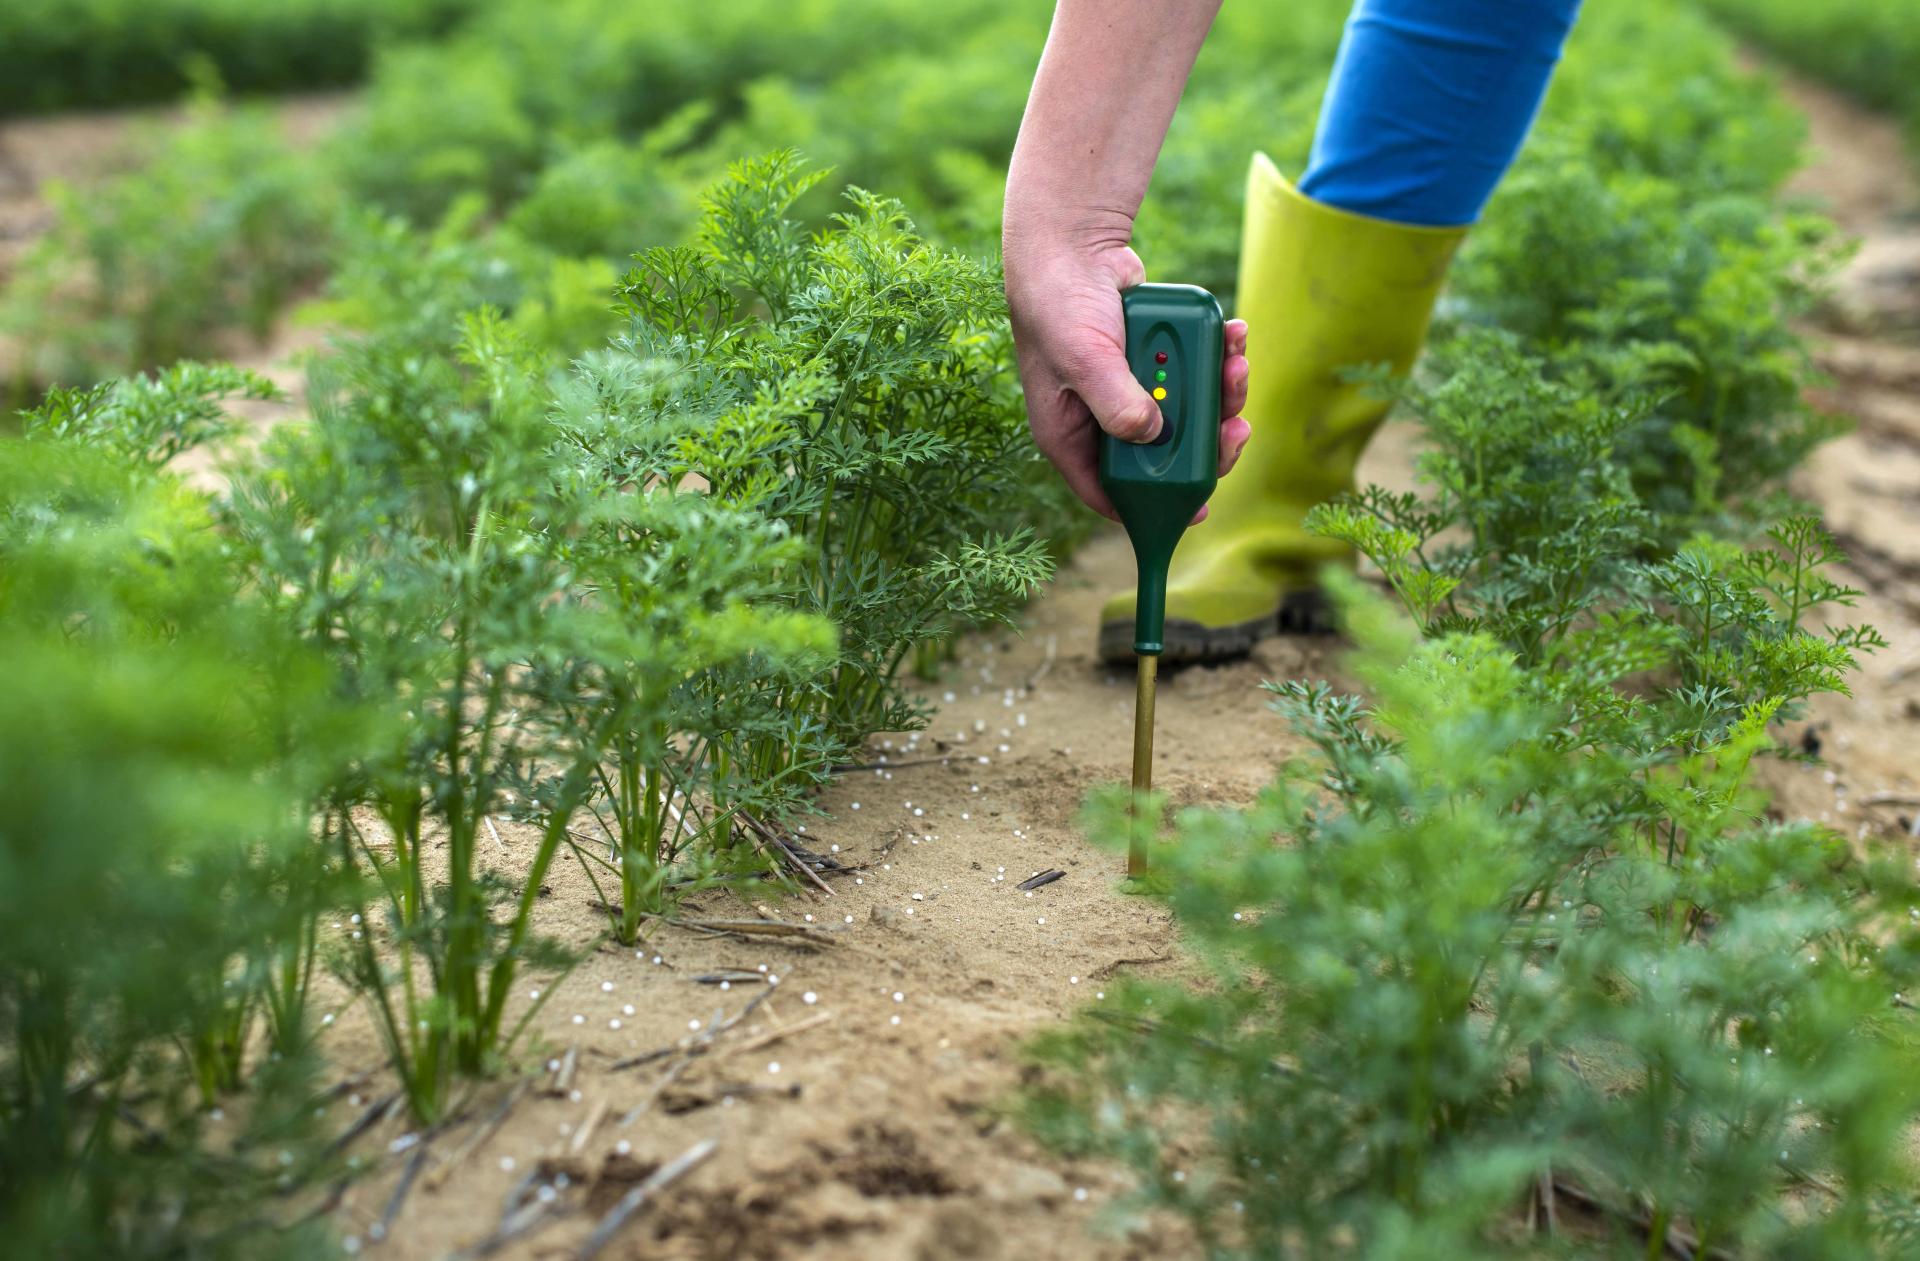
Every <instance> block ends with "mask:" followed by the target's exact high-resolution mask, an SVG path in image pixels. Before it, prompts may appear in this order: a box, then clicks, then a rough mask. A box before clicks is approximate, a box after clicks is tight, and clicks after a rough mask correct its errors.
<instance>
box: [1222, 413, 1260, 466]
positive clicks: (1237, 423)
mask: <svg viewBox="0 0 1920 1261" xmlns="http://www.w3.org/2000/svg"><path fill="white" fill-rule="evenodd" d="M1251 437H1253V426H1252V425H1249V424H1248V423H1247V420H1246V417H1244V416H1230V417H1228V418H1227V419H1226V420H1224V421H1221V422H1220V476H1222V477H1225V476H1226V475H1227V474H1229V473H1231V472H1233V466H1234V465H1235V464H1236V463H1238V462H1239V460H1240V453H1241V452H1242V451H1244V450H1246V449H1247V439H1249V438H1251Z"/></svg>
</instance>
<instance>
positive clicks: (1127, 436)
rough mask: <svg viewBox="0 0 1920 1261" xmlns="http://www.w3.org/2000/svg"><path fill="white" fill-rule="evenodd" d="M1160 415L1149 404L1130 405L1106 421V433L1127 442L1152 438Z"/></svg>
mask: <svg viewBox="0 0 1920 1261" xmlns="http://www.w3.org/2000/svg"><path fill="white" fill-rule="evenodd" d="M1159 420H1160V413H1159V410H1158V409H1157V408H1155V407H1154V406H1153V404H1151V403H1130V404H1128V405H1127V406H1125V407H1122V408H1120V409H1119V410H1117V411H1116V412H1114V414H1113V415H1112V416H1111V417H1110V418H1109V419H1108V421H1107V424H1106V429H1107V432H1108V433H1110V434H1112V435H1113V436H1114V437H1116V438H1121V439H1124V440H1126V441H1128V442H1141V441H1144V440H1145V439H1147V438H1151V437H1152V436H1153V431H1154V428H1155V426H1156V425H1157V424H1158V423H1159Z"/></svg>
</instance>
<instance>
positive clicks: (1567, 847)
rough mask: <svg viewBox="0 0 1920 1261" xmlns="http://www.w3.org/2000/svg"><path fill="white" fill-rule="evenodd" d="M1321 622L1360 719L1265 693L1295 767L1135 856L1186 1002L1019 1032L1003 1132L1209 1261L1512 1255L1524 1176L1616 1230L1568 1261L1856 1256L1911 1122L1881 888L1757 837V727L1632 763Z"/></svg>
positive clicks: (1783, 831)
mask: <svg viewBox="0 0 1920 1261" xmlns="http://www.w3.org/2000/svg"><path fill="white" fill-rule="evenodd" d="M1347 610H1348V614H1349V620H1350V624H1351V626H1352V628H1353V631H1354V635H1355V639H1356V642H1357V644H1358V653H1357V655H1356V657H1355V660H1354V662H1353V666H1354V669H1355V672H1356V674H1357V676H1358V678H1359V679H1360V681H1361V682H1362V683H1363V685H1364V686H1365V687H1366V689H1367V694H1368V698H1369V699H1368V700H1367V701H1366V702H1364V703H1362V702H1360V701H1358V700H1356V699H1354V698H1349V697H1336V696H1333V695H1332V694H1331V693H1330V692H1329V691H1328V690H1327V689H1326V688H1325V687H1324V686H1319V687H1316V686H1310V685H1306V684H1301V683H1290V684H1287V685H1284V686H1281V687H1278V688H1276V689H1275V690H1276V691H1277V693H1278V700H1277V701H1276V708H1277V709H1279V710H1280V711H1281V712H1282V713H1283V714H1285V715H1286V716H1287V718H1288V720H1289V722H1290V723H1291V724H1292V726H1293V728H1294V730H1295V732H1296V733H1297V734H1298V735H1299V736H1300V737H1301V738H1302V739H1303V740H1304V742H1305V743H1306V744H1307V746H1308V747H1309V749H1310V750H1311V751H1310V753H1309V754H1308V755H1307V756H1305V757H1303V758H1301V759H1299V761H1298V762H1297V763H1296V764H1295V765H1293V766H1292V767H1291V768H1290V769H1289V771H1288V773H1287V774H1286V775H1285V776H1283V778H1282V779H1281V780H1280V781H1279V782H1277V783H1276V784H1274V785H1273V786H1272V787H1271V788H1269V789H1268V790H1267V791H1266V792H1264V793H1263V794H1262V795H1261V797H1260V799H1259V800H1258V801H1257V802H1256V803H1255V804H1254V805H1253V806H1252V807H1251V808H1249V809H1245V810H1241V809H1196V810H1189V811H1184V812H1182V814H1181V816H1180V818H1179V825H1178V830H1179V835H1178V840H1177V843H1176V844H1172V845H1168V846H1165V847H1163V848H1162V849H1161V850H1160V851H1159V852H1158V853H1156V862H1157V863H1161V864H1163V865H1164V873H1163V874H1164V884H1165V888H1166V890H1167V892H1166V893H1165V895H1164V896H1165V897H1166V898H1167V900H1168V902H1169V904H1170V906H1171V907H1172V908H1173V910H1174V912H1175V914H1176V915H1177V917H1178V919H1179V921H1180V923H1181V925H1182V927H1183V933H1184V939H1185V941H1186V942H1187V944H1188V946H1189V947H1190V948H1191V949H1192V950H1193V952H1194V954H1195V956H1196V957H1197V958H1198V959H1199V960H1200V961H1201V962H1202V963H1203V964H1204V965H1205V966H1206V969H1207V974H1208V981H1209V984H1208V985H1207V986H1205V987H1204V988H1202V989H1195V988H1190V987H1187V986H1184V985H1176V984H1128V985H1124V986H1121V987H1118V988H1116V989H1114V990H1113V991H1112V992H1110V993H1108V994H1107V995H1106V997H1105V999H1104V1000H1103V1001H1102V1002H1100V1003H1098V1004H1096V1005H1094V1006H1092V1007H1090V1008H1089V1009H1088V1010H1087V1011H1086V1012H1085V1013H1084V1014H1083V1016H1082V1017H1081V1019H1080V1020H1079V1021H1078V1022H1077V1023H1076V1024H1075V1025H1073V1026H1071V1027H1070V1028H1068V1029H1066V1030H1063V1031H1061V1032H1059V1033H1056V1034H1053V1035H1049V1036H1048V1037H1047V1038H1046V1039H1045V1040H1043V1041H1042V1042H1041V1043H1039V1044H1038V1045H1037V1046H1036V1047H1035V1048H1034V1050H1035V1053H1036V1055H1037V1056H1038V1057H1039V1059H1040V1061H1041V1062H1042V1063H1043V1064H1046V1065H1050V1066H1053V1067H1054V1068H1055V1069H1056V1070H1057V1071H1053V1072H1050V1073H1048V1074H1047V1075H1046V1077H1045V1079H1044V1081H1045V1085H1044V1086H1043V1087H1042V1088H1041V1089H1040V1090H1039V1091H1037V1092H1036V1093H1035V1094H1034V1095H1033V1096H1032V1097H1031V1098H1030V1100H1029V1106H1030V1112H1029V1116H1030V1119H1031V1120H1032V1121H1033V1122H1034V1124H1035V1125H1037V1126H1038V1127H1039V1129H1040V1130H1041V1132H1042V1133H1043V1134H1044V1135H1045V1136H1047V1137H1049V1138H1050V1139H1052V1140H1053V1141H1054V1142H1056V1143H1060V1144H1063V1145H1066V1146H1068V1147H1069V1148H1072V1149H1076V1150H1082V1151H1092V1152H1102V1153H1107V1154H1111V1155H1116V1156H1119V1157H1121V1158H1122V1159H1125V1160H1126V1161H1128V1162H1129V1163H1131V1164H1132V1165H1133V1166H1134V1168H1135V1169H1136V1171H1137V1172H1138V1173H1139V1175H1140V1178H1141V1196H1142V1198H1143V1199H1144V1200H1145V1201H1147V1202H1150V1203H1157V1204H1162V1205H1165V1206H1168V1207H1172V1208H1174V1209H1177V1210H1179V1211H1181V1212H1183V1213H1185V1214H1187V1215H1188V1216H1189V1217H1190V1218H1191V1219H1192V1220H1193V1221H1194V1222H1195V1224H1196V1226H1197V1227H1198V1228H1199V1230H1200V1231H1201V1235H1202V1239H1203V1241H1204V1242H1205V1244H1206V1246H1207V1248H1208V1251H1209V1254H1210V1255H1214V1256H1220V1257H1242V1256H1244V1257H1253V1256H1258V1257H1329V1256H1347V1255H1363V1256H1406V1257H1413V1256H1420V1257H1461V1258H1466V1257H1492V1256H1522V1255H1526V1256H1532V1255H1538V1249H1539V1248H1540V1247H1542V1246H1545V1247H1547V1248H1549V1249H1551V1248H1553V1247H1554V1246H1555V1244H1554V1243H1553V1242H1550V1241H1543V1240H1530V1239H1528V1238H1527V1237H1526V1235H1525V1233H1524V1232H1523V1231H1522V1230H1521V1229H1520V1227H1519V1220H1520V1216H1521V1209H1522V1208H1523V1206H1524V1205H1525V1203H1526V1200H1527V1197H1528V1196H1529V1195H1537V1194H1538V1193H1539V1190H1538V1189H1539V1187H1540V1186H1541V1185H1542V1183H1543V1181H1546V1180H1552V1179H1558V1180H1560V1181H1561V1182H1563V1183H1565V1184H1570V1185H1572V1186H1573V1187H1575V1188H1577V1189H1578V1190H1579V1191H1580V1192H1581V1193H1583V1194H1585V1195H1586V1196H1588V1197H1590V1198H1592V1199H1594V1200H1597V1201H1598V1202H1599V1203H1601V1204H1604V1205H1608V1206H1611V1207H1612V1209H1614V1210H1615V1211H1616V1212H1615V1215H1613V1216H1606V1217H1602V1218H1601V1220H1600V1221H1599V1223H1598V1226H1599V1230H1600V1234H1599V1237H1598V1238H1587V1239H1585V1240H1584V1242H1575V1241H1572V1240H1564V1239H1563V1240H1562V1241H1560V1245H1559V1246H1561V1247H1564V1248H1568V1249H1570V1250H1571V1251H1572V1253H1573V1254H1575V1255H1606V1256H1613V1255H1618V1256H1627V1255H1648V1256H1651V1255H1659V1254H1660V1253H1661V1252H1663V1251H1664V1249H1665V1245H1666V1243H1667V1242H1668V1241H1669V1240H1677V1239H1680V1238H1682V1237H1685V1238H1687V1239H1688V1240H1689V1243H1688V1245H1687V1246H1689V1247H1697V1248H1698V1249H1707V1248H1725V1249H1728V1250H1729V1251H1731V1252H1733V1253H1734V1254H1737V1255H1741V1256H1828V1257H1842V1256H1867V1255H1879V1254H1880V1241H1879V1239H1878V1238H1877V1236H1876V1233H1875V1229H1874V1221H1873V1216H1874V1215H1873V1211H1872V1210H1873V1205H1874V1202H1875V1199H1876V1198H1877V1196H1878V1195H1879V1194H1880V1193H1882V1192H1883V1191H1886V1190H1888V1189H1892V1188H1897V1187H1900V1186H1902V1185H1904V1182H1905V1179H1906V1178H1907V1177H1908V1176H1909V1172H1910V1171H1909V1170H1908V1169H1907V1168H1906V1167H1905V1165H1904V1162H1903V1161H1902V1159H1901V1157H1900V1150H1901V1143H1900V1141H1899V1136H1900V1134H1901V1133H1902V1132H1903V1130H1904V1127H1905V1126H1906V1125H1907V1124H1908V1123H1910V1121H1911V1120H1912V1118H1913V1117H1914V1115H1915V1114H1916V1112H1917V1111H1920V1092H1916V1090H1915V1087H1914V1081H1915V1077H1914V1070H1915V1067H1916V1062H1915V1061H1916V1049H1915V1045H1914V1041H1913V1031H1912V1029H1911V1028H1910V1022H1909V1021H1908V1020H1906V1019H1905V1018H1904V1017H1902V1016H1901V1015H1900V1013H1899V1012H1898V1011H1897V1010H1896V1008H1895V1005H1894V998H1895V995H1896V993H1897V992H1898V991H1900V990H1901V989H1902V988H1904V987H1908V986H1910V985H1911V983H1912V979H1913V971H1914V969H1913V962H1912V960H1913V958H1914V955H1913V947H1914V945H1915V944H1916V943H1915V942H1914V941H1913V940H1912V939H1911V930H1910V929H1907V928H1905V927H1904V925H1906V924H1907V922H1908V913H1909V912H1911V911H1913V910H1914V908H1915V907H1916V906H1920V889H1917V888H1916V887H1915V885H1914V883H1913V881H1912V879H1911V877H1910V875H1909V874H1908V873H1907V871H1906V870H1905V868H1906V867H1907V866H1908V864H1906V863H1904V862H1902V861H1901V860H1900V859H1899V858H1898V857H1896V856H1889V857H1888V858H1887V859H1885V860H1861V859H1859V858H1856V857H1853V856H1850V855H1849V854H1848V852H1847V847H1846V845H1845V843H1844V841H1842V840H1841V838H1839V837H1837V836H1835V835H1834V834H1832V833H1831V832H1830V831H1828V830H1826V829H1824V828H1821V827H1818V826H1815V825H1811V824H1775V823H1771V822H1768V821H1767V820H1766V819H1765V818H1764V815H1763V812H1762V804H1763V803H1762V802H1761V801H1760V800H1759V798H1758V796H1757V794H1756V793H1755V792H1754V791H1753V789H1752V788H1751V786H1750V784H1749V783H1748V767H1749V762H1750V759H1751V758H1752V757H1753V755H1754V754H1755V753H1756V752H1757V751H1759V750H1760V749H1761V748H1762V747H1763V746H1764V744H1765V738H1764V736H1763V734H1762V728H1763V727H1764V724H1765V721H1766V718H1767V716H1768V715H1769V714H1770V713H1771V712H1772V703H1771V702H1770V701H1767V700H1763V701H1762V702H1760V703H1759V704H1757V705H1755V706H1754V708H1753V709H1752V710H1751V712H1750V713H1749V715H1748V717H1747V718H1746V720H1745V721H1743V722H1741V723H1738V724H1736V725H1735V726H1733V727H1732V728H1730V729H1728V730H1727V731H1725V732H1724V734H1722V735H1721V736H1720V737H1719V738H1717V739H1715V740H1714V741H1713V742H1711V743H1710V744H1707V745H1704V746H1702V747H1701V748H1699V749H1698V750H1697V751H1695V752H1692V753H1690V754H1689V755H1687V756H1686V757H1684V758H1681V759H1679V760H1676V761H1667V762H1653V761H1651V760H1650V759H1647V758H1646V757H1644V756H1642V755H1639V754H1637V753H1636V752H1635V751H1633V750H1630V749H1626V748H1616V747H1605V746H1602V745H1599V744H1597V743H1596V742H1593V741H1591V740H1588V739H1586V738H1585V737H1584V736H1583V735H1581V734H1580V733H1579V732H1578V731H1577V729H1575V728H1572V727H1570V726H1569V724H1568V722H1567V714H1566V708H1565V702H1564V700H1563V698H1562V697H1561V696H1559V695H1558V694H1557V693H1556V689H1555V688H1554V686H1553V683H1552V680H1551V679H1550V678H1548V677H1543V676H1542V675H1541V674H1540V673H1538V672H1536V671H1531V670H1529V669H1527V668H1525V667H1524V666H1522V665H1521V664H1520V663H1519V662H1518V661H1517V660H1516V659H1515V657H1514V655H1513V654H1512V653H1511V652H1510V651H1508V650H1507V649H1506V648H1505V647H1503V646H1502V645H1501V644H1499V643H1497V642H1496V641H1494V640H1493V639H1491V638H1490V637H1488V636H1487V635H1486V634H1485V633H1483V632H1464V633H1448V634H1445V635H1442V636H1440V637H1437V638H1434V639H1432V640H1430V641H1428V642H1426V643H1424V644H1422V643H1417V642H1416V641H1415V639H1414V637H1413V628H1412V627H1411V626H1410V625H1408V624H1406V623H1404V622H1402V621H1400V620H1399V619H1398V618H1397V617H1396V616H1394V615H1392V614H1390V613H1389V612H1388V611H1387V610H1386V609H1385V607H1384V606H1383V605H1381V604H1380V603H1379V602H1378V600H1377V598H1374V597H1368V598H1365V599H1361V598H1359V597H1358V596H1357V595H1356V594H1352V593H1350V594H1349V595H1348V597H1347ZM1629 784H1637V785H1641V786H1642V789H1643V790H1642V791H1626V792H1623V791H1622V786H1623V785H1629ZM1126 810H1127V801H1126V798H1125V796H1124V794H1121V793H1118V792H1114V793H1109V794H1107V795H1105V796H1102V797H1100V798H1099V799H1097V800H1096V801H1095V802H1094V804H1093V806H1092V807H1091V808H1090V812H1089V816H1088V826H1089V828H1090V829H1091V831H1092V832H1093V834H1094V835H1095V836H1105V837H1111V838H1124V837H1125V836H1126V834H1127V830H1128V828H1129V827H1130V826H1131V823H1130V821H1129V820H1128V818H1127V816H1126ZM1661 819H1664V820H1666V821H1668V822H1670V823H1671V824H1672V825H1673V830H1672V831H1671V832H1668V831H1666V830H1665V829H1664V828H1662V829H1658V830H1657V832H1656V835H1655V836H1654V837H1653V840H1654V842H1655V843H1654V844H1652V845H1649V844H1648V826H1647V825H1648V822H1649V821H1650V820H1661ZM1674 836H1678V837H1679V838H1681V843H1680V844H1678V845H1670V844H1663V843H1662V842H1663V841H1665V840H1668V839H1670V838H1671V837H1674ZM1813 1188H1819V1190H1814V1189H1813ZM1561 1202H1562V1205H1563V1208H1562V1212H1563V1213H1564V1212H1567V1211H1569V1210H1568V1209H1567V1208H1566V1207H1564V1206H1566V1205H1567V1204H1569V1203H1570V1202H1571V1201H1569V1200H1568V1198H1567V1197H1566V1195H1565V1193H1562V1194H1561Z"/></svg>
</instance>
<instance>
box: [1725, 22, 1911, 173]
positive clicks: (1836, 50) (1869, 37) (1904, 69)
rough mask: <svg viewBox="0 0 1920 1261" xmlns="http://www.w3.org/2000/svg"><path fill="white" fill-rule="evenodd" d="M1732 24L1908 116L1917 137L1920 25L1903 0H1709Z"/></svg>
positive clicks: (1771, 49)
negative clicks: (1807, 0) (1813, 0)
mask: <svg viewBox="0 0 1920 1261" xmlns="http://www.w3.org/2000/svg"><path fill="white" fill-rule="evenodd" d="M1705 3H1706V8H1707V9H1708V11H1709V12H1711V13H1712V14H1713V15H1714V16H1715V17H1716V18H1718V19H1719V20H1720V21H1722V22H1724V23H1726V24H1727V26H1728V27H1729V28H1731V29H1732V30H1734V31H1737V32H1739V33H1740V34H1741V35H1744V36H1746V37H1747V38H1749V39H1751V40H1753V41H1754V42H1755V43H1756V44H1758V45H1760V46H1761V47H1762V48H1764V49H1765V50H1766V51H1767V52H1768V53H1769V54H1770V55H1772V56H1775V57H1778V58H1779V59H1780V60H1781V61H1783V62H1785V63H1786V64H1788V65H1790V66H1794V67H1797V68H1798V69H1801V70H1804V71H1806V72H1807V73H1808V74H1813V75H1817V76H1819V77H1820V78H1822V79H1825V80H1827V81H1828V82H1830V83H1832V84H1833V85H1834V86H1835V87H1837V88H1839V89H1840V90H1841V91H1843V92H1846V93H1848V94H1849V95H1851V96H1854V97H1856V98H1858V99H1859V100H1860V101H1862V102H1864V103H1865V104H1867V105H1871V106H1873V107H1874V108H1876V109H1883V110H1887V111H1889V112H1891V113H1894V114H1897V115H1899V116H1900V117H1902V118H1904V119H1906V120H1907V124H1908V129H1909V132H1910V134H1911V135H1912V136H1913V137H1914V138H1915V139H1916V140H1920V29H1916V23H1915V21H1914V17H1915V14H1914V12H1913V6H1912V5H1910V4H1906V3H1904V2H1903V0H1828V2H1827V3H1825V4H1793V3H1791V0H1747V2H1746V3H1736V2H1735V0H1705Z"/></svg>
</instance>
